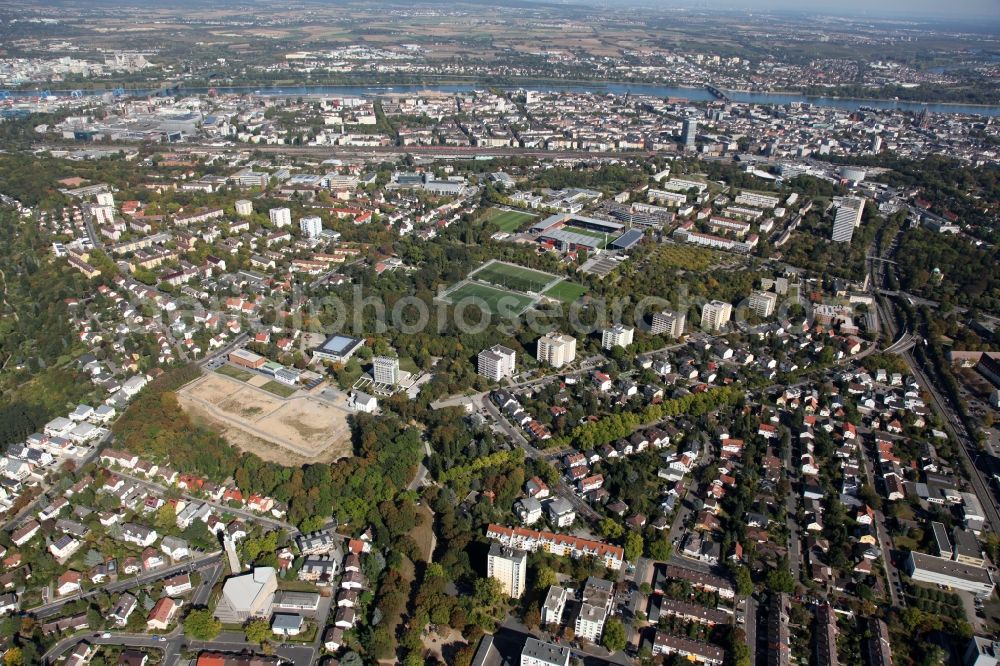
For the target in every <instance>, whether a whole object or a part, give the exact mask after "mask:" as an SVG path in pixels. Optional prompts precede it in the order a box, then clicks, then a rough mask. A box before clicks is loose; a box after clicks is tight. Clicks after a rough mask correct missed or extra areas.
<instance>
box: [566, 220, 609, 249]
mask: <svg viewBox="0 0 1000 666" xmlns="http://www.w3.org/2000/svg"><path fill="white" fill-rule="evenodd" d="M564 228H565V229H566V231H572V232H573V233H574V234H580V235H582V236H589V237H590V238H593V239H594V240H596V241H600V242H599V243H598V244H597V247H599V248H601V249H602V250H603V249H604V248H606V247H607V246H608V245H610V244H611V243H613V242H615V240H617V238H618V237H619V236H620V235H621V234H619V233H613V234H606V233H603V232H600V231H594V230H593V229H584V228H583V227H576V226H573V225H572V224H567V225H566V226H565V227H564Z"/></svg>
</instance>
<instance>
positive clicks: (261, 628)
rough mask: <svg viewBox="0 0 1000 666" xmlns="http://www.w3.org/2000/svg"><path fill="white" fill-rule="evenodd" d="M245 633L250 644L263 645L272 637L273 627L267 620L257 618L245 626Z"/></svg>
mask: <svg viewBox="0 0 1000 666" xmlns="http://www.w3.org/2000/svg"><path fill="white" fill-rule="evenodd" d="M243 633H244V634H246V637H247V642H248V643H258V644H260V645H263V644H264V643H266V642H267V640H268V639H269V638H270V637H271V626H270V625H269V624H268V623H267V620H263V619H260V618H257V619H254V620H250V621H249V622H247V623H246V624H245V625H243Z"/></svg>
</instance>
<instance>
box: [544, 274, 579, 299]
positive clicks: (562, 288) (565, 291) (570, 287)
mask: <svg viewBox="0 0 1000 666" xmlns="http://www.w3.org/2000/svg"><path fill="white" fill-rule="evenodd" d="M586 293H587V288H586V287H584V286H583V285H582V284H577V283H576V282H569V281H568V280H563V281H562V282H560V283H559V284H557V285H556V286H554V287H550V288H549V289H548V290H546V292H545V295H546V296H548V297H549V298H555V299H558V300H560V301H562V302H563V303H572V302H573V301H575V300H576V299H578V298H580V297H581V296H583V295H584V294H586Z"/></svg>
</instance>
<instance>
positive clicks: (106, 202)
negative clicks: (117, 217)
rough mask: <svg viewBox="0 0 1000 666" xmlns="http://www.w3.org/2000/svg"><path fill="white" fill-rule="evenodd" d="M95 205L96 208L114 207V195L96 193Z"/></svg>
mask: <svg viewBox="0 0 1000 666" xmlns="http://www.w3.org/2000/svg"><path fill="white" fill-rule="evenodd" d="M97 205H98V206H111V207H112V208H114V207H115V195H113V194H111V192H98V193H97Z"/></svg>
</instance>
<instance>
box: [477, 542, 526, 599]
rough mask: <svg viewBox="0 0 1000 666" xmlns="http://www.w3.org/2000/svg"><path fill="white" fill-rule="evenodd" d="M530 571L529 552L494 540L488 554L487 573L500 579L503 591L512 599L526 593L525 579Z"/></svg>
mask: <svg viewBox="0 0 1000 666" xmlns="http://www.w3.org/2000/svg"><path fill="white" fill-rule="evenodd" d="M527 573H528V554H527V553H526V552H525V551H523V550H514V549H513V548H508V547H506V546H503V545H501V544H499V543H496V542H493V545H491V546H490V552H489V554H487V556H486V575H487V576H489V577H490V578H495V579H496V580H498V581H500V585H501V586H502V587H503V591H504V592H505V593H506V594H507V595H509V596H510V597H511V598H512V599H519V598H520V597H521V595H522V594H524V579H525V577H526V576H527Z"/></svg>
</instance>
